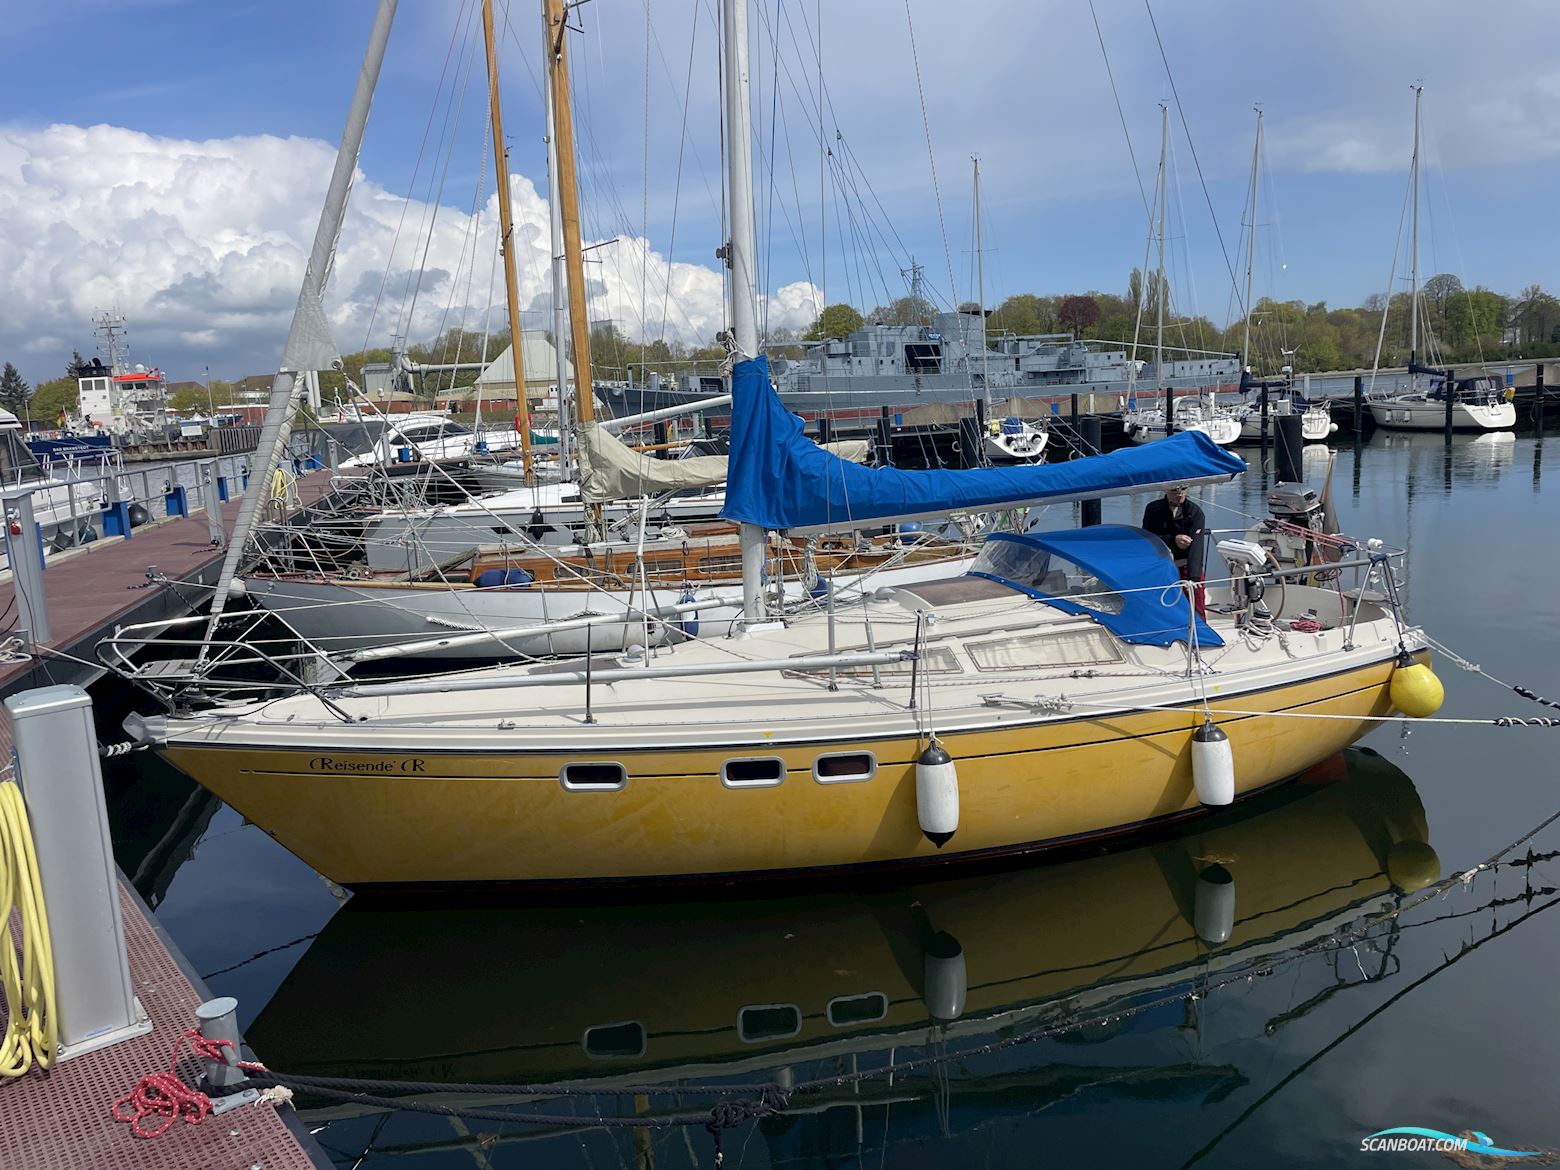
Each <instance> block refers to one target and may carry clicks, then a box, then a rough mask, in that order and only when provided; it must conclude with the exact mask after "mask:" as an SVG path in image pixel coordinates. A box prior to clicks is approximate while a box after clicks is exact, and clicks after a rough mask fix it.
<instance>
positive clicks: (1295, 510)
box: [1268, 483, 1327, 565]
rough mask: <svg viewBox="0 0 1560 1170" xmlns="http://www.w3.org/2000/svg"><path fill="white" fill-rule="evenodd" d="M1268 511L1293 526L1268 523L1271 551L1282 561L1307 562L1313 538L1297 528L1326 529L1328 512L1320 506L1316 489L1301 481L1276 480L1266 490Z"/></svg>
mask: <svg viewBox="0 0 1560 1170" xmlns="http://www.w3.org/2000/svg"><path fill="white" fill-rule="evenodd" d="M1268 513H1269V515H1270V516H1271V517H1272V519H1273V520H1276V521H1282V522H1283V523H1284V524H1287V525H1293V526H1294V527H1292V528H1288V527H1281V526H1280V525H1278V524H1270V525H1268V527H1269V528H1270V529H1272V534H1273V546H1274V547H1273V555H1274V556H1275V557H1276V558H1277V559H1278V560H1279V561H1280V562H1282V563H1284V564H1291V565H1308V564H1310V563H1311V561H1312V559H1313V558H1312V553H1313V552H1314V550H1315V547H1316V542H1315V541H1313V540H1312V539H1311V538H1310V537H1309V536H1308V535H1306V534H1305V533H1301V532H1296V531H1295V530H1294V529H1295V528H1303V529H1305V530H1306V532H1318V533H1320V532H1326V531H1327V516H1326V513H1325V512H1323V510H1322V501H1321V498H1320V497H1319V496H1318V495H1317V494H1316V490H1315V489H1314V488H1311V487H1307V486H1306V485H1305V484H1303V483H1276V484H1274V485H1273V490H1272V491H1270V492H1268Z"/></svg>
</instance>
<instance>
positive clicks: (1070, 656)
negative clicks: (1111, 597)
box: [964, 629, 1122, 670]
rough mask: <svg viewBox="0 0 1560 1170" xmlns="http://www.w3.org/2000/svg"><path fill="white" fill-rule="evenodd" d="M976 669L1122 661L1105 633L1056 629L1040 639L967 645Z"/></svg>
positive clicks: (998, 639)
mask: <svg viewBox="0 0 1560 1170" xmlns="http://www.w3.org/2000/svg"><path fill="white" fill-rule="evenodd" d="M964 649H965V650H966V651H968V652H969V656H970V658H971V659H972V660H973V661H974V663H975V668H976V669H977V670H1014V669H1022V668H1025V667H1034V666H1093V665H1096V664H1101V663H1110V662H1121V661H1122V657H1121V651H1120V650H1119V649H1118V648H1117V646H1116V643H1115V640H1114V639H1113V638H1111V636H1110V635H1109V634H1107V633H1106V632H1105V631H1104V630H1100V629H1082V630H1057V631H1056V632H1055V633H1050V634H1044V635H1042V636H1040V637H1017V636H1013V637H1007V638H994V639H992V640H991V641H988V642H966V643H965V645H964Z"/></svg>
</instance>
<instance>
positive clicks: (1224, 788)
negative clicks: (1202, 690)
mask: <svg viewBox="0 0 1560 1170" xmlns="http://www.w3.org/2000/svg"><path fill="white" fill-rule="evenodd" d="M1192 784H1193V786H1194V787H1195V788H1196V789H1197V799H1198V800H1200V801H1202V802H1203V803H1204V804H1208V805H1224V804H1229V803H1231V802H1232V801H1233V800H1234V799H1235V755H1234V753H1233V752H1232V751H1231V750H1230V737H1229V736H1227V735H1225V734H1224V732H1222V731H1220V730H1219V729H1218V728H1217V727H1215V726H1214V725H1213V720H1212V719H1204V720H1203V725H1202V726H1201V727H1199V728H1198V729H1197V731H1196V732H1195V733H1194V734H1193V735H1192Z"/></svg>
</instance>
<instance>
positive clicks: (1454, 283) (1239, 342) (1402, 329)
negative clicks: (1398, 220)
mask: <svg viewBox="0 0 1560 1170" xmlns="http://www.w3.org/2000/svg"><path fill="white" fill-rule="evenodd" d="M1164 291H1165V290H1163V289H1162V288H1159V287H1156V279H1155V276H1154V274H1152V273H1149V274H1148V275H1147V276H1146V277H1145V276H1144V275H1143V274H1142V273H1140V272H1139V271H1138V270H1137V269H1133V270H1132V273H1131V275H1130V276H1129V278H1128V281H1127V288H1126V290H1125V292H1124V293H1122V294H1119V295H1118V294H1115V293H1109V292H1100V291H1098V290H1095V291H1091V292H1087V293H1063V294H1058V295H1052V296H1041V295H1038V294H1035V293H1018V294H1016V295H1014V296H1010V297H1008V298H1007V299H1006V300H1004V301H1003V302H1002V303H1001V304H999V305H997V306H996V307H995V308H994V309H992V310H991V311H990V313H989V316H988V318H987V325H986V329H987V336H988V337H989V338H995V337H996V336H997V335H1001V334H1008V335H1012V336H1018V337H1033V336H1042V335H1045V334H1059V333H1070V334H1073V335H1074V336H1079V337H1090V338H1097V339H1100V340H1105V341H1117V342H1128V343H1130V342H1131V341H1132V339H1133V335H1134V332H1135V333H1136V335H1137V339H1138V343H1139V345H1140V346H1152V345H1153V344H1154V339H1155V333H1156V328H1155V322H1156V318H1157V316H1158V308H1159V305H1158V299H1159V297H1160V296H1162V295H1164ZM1140 301H1141V303H1142V305H1143V312H1142V314H1141V324H1140V323H1139V313H1138V304H1139V302H1140ZM1411 301H1412V298H1411V297H1410V295H1409V294H1408V293H1406V292H1404V293H1398V294H1396V295H1394V296H1393V297H1391V298H1390V300H1389V299H1388V298H1386V297H1384V296H1382V295H1380V294H1377V295H1374V296H1371V297H1369V298H1367V299H1366V301H1365V303H1364V304H1362V305H1360V306H1358V307H1357V308H1339V309H1334V308H1330V307H1329V306H1328V305H1327V302H1326V301H1317V302H1316V303H1314V304H1307V303H1306V302H1304V301H1298V300H1296V301H1276V300H1272V299H1270V298H1264V299H1263V300H1260V301H1257V302H1256V303H1255V304H1254V305H1253V306H1252V311H1251V355H1252V365H1253V367H1254V368H1255V370H1256V372H1257V373H1259V374H1261V373H1275V372H1277V370H1278V369H1279V368H1280V367H1281V366H1284V365H1291V366H1293V367H1294V368H1295V369H1296V370H1299V371H1309V372H1318V373H1319V372H1324V371H1328V370H1345V369H1359V368H1368V367H1370V365H1371V364H1372V362H1373V360H1374V359H1375V354H1376V345H1377V340H1378V337H1379V338H1380V339H1381V364H1382V365H1383V366H1402V365H1406V364H1407V363H1408V348H1409V307H1410V304H1411ZM960 308H961V309H964V310H971V311H973V310H975V309H976V306H975V305H961V306H960ZM1383 310H1385V311H1386V328H1385V331H1383V329H1382V312H1383ZM934 312H935V310H934V309H933V307H932V306H931V305H930V304H928V303H926V302H924V301H917V300H916V299H915V298H912V297H902V298H900V299H899V300H896V301H893V302H892V303H890V304H888V305H878V306H876V307H874V308H873V309H872V311H871V312H869V313H863V312H861V311H860V310H858V309H857V308H855V307H854V306H852V305H849V304H843V303H842V304H834V305H829V306H828V307H827V308H825V309H824V310H823V312H822V313H820V314H819V316H818V319H817V320H816V321H815V322H814V323H813V325H812V326H811V328H809V329H808V330H807V331H806V332H805V333H804V334H803V338H804V339H805V340H810V341H817V340H822V339H824V338H829V337H840V338H843V337H846V336H848V335H849V334H850V333H851V332H852V331H853V330H856V329H859V328H861V327H862V326H863V325H865V324H869V323H874V324H884V325H915V324H924V323H929V322H930V321H931V320H932V317H933V315H934ZM1419 315H1420V342H1419V357H1420V360H1421V361H1425V362H1427V363H1431V364H1435V363H1440V364H1453V365H1461V364H1467V363H1470V362H1481V361H1503V360H1508V359H1512V358H1536V359H1542V358H1551V357H1556V356H1560V298H1556V297H1554V296H1552V295H1551V294H1549V293H1547V292H1545V291H1544V290H1543V288H1542V287H1540V286H1539V285H1536V284H1534V285H1529V286H1528V287H1527V288H1525V289H1523V290H1522V292H1521V293H1520V294H1518V295H1517V296H1515V297H1507V296H1503V295H1502V294H1500V293H1497V292H1493V291H1491V290H1490V289H1487V288H1485V287H1483V286H1482V285H1481V286H1477V287H1474V288H1471V289H1470V288H1465V287H1464V286H1463V283H1462V281H1461V280H1459V279H1458V278H1457V277H1456V276H1453V275H1452V274H1450V273H1441V274H1439V275H1437V276H1433V277H1431V278H1430V279H1429V280H1427V281H1426V282H1425V283H1424V286H1423V287H1422V288H1421V289H1420V304H1419ZM1244 338H1245V322H1244V320H1243V319H1241V320H1236V321H1233V322H1231V323H1230V324H1229V325H1228V326H1226V327H1224V328H1220V327H1219V326H1217V325H1215V324H1214V323H1213V322H1212V321H1211V320H1209V319H1208V318H1207V317H1205V316H1193V317H1188V316H1185V315H1182V314H1179V313H1177V312H1176V311H1175V310H1174V306H1173V304H1172V302H1171V301H1170V300H1168V299H1167V300H1166V302H1165V344H1166V345H1167V346H1175V347H1179V348H1186V349H1203V350H1214V351H1219V352H1225V353H1232V354H1239V353H1240V352H1241V350H1242V347H1243V344H1244Z"/></svg>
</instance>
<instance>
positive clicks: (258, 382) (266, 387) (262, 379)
mask: <svg viewBox="0 0 1560 1170" xmlns="http://www.w3.org/2000/svg"><path fill="white" fill-rule="evenodd" d="M274 381H276V375H275V374H248V375H246V376H245V377H242V378H240V379H239V380H238V381H236V382H234V383H233V401H234V402H237V403H240V404H242V405H244V406H264V405H266V403H268V402H270V401H271V383H272V382H274Z"/></svg>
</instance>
